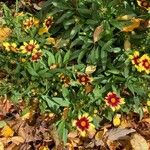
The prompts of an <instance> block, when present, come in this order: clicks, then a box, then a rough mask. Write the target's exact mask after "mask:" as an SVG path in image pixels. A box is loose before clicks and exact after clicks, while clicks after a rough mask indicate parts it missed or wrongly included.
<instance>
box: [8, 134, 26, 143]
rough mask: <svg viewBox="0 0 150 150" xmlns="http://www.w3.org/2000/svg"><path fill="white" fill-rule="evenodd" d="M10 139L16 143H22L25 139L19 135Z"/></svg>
mask: <svg viewBox="0 0 150 150" xmlns="http://www.w3.org/2000/svg"><path fill="white" fill-rule="evenodd" d="M10 141H12V142H13V143H14V144H16V145H19V144H20V143H23V142H24V141H25V139H24V138H22V137H21V136H14V137H12V138H11V139H10Z"/></svg>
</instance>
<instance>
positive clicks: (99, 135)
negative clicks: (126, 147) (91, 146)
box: [95, 130, 104, 146]
mask: <svg viewBox="0 0 150 150" xmlns="http://www.w3.org/2000/svg"><path fill="white" fill-rule="evenodd" d="M103 137H104V130H100V131H98V132H97V133H96V135H95V140H96V141H95V144H96V146H100V145H104V142H103Z"/></svg>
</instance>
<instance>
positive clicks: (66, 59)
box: [63, 50, 71, 64]
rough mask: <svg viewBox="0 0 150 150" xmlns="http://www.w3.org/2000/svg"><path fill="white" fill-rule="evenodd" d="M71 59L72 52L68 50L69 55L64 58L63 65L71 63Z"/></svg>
mask: <svg viewBox="0 0 150 150" xmlns="http://www.w3.org/2000/svg"><path fill="white" fill-rule="evenodd" d="M70 57H71V51H70V50H68V51H67V53H66V54H65V56H64V60H63V63H64V64H66V63H67V62H68V61H69V59H70Z"/></svg>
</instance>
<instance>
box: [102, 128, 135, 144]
mask: <svg viewBox="0 0 150 150" xmlns="http://www.w3.org/2000/svg"><path fill="white" fill-rule="evenodd" d="M132 132H135V130H134V129H126V128H114V129H110V130H108V131H107V132H106V135H105V137H106V138H107V139H108V140H110V141H115V140H118V139H120V138H122V137H125V136H126V135H128V134H130V133H132Z"/></svg>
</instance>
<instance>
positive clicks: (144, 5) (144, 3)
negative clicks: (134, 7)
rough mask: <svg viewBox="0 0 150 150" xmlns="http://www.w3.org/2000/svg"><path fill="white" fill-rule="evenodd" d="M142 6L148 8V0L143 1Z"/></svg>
mask: <svg viewBox="0 0 150 150" xmlns="http://www.w3.org/2000/svg"><path fill="white" fill-rule="evenodd" d="M141 6H143V7H146V8H148V7H149V3H148V2H146V1H143V2H141Z"/></svg>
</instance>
